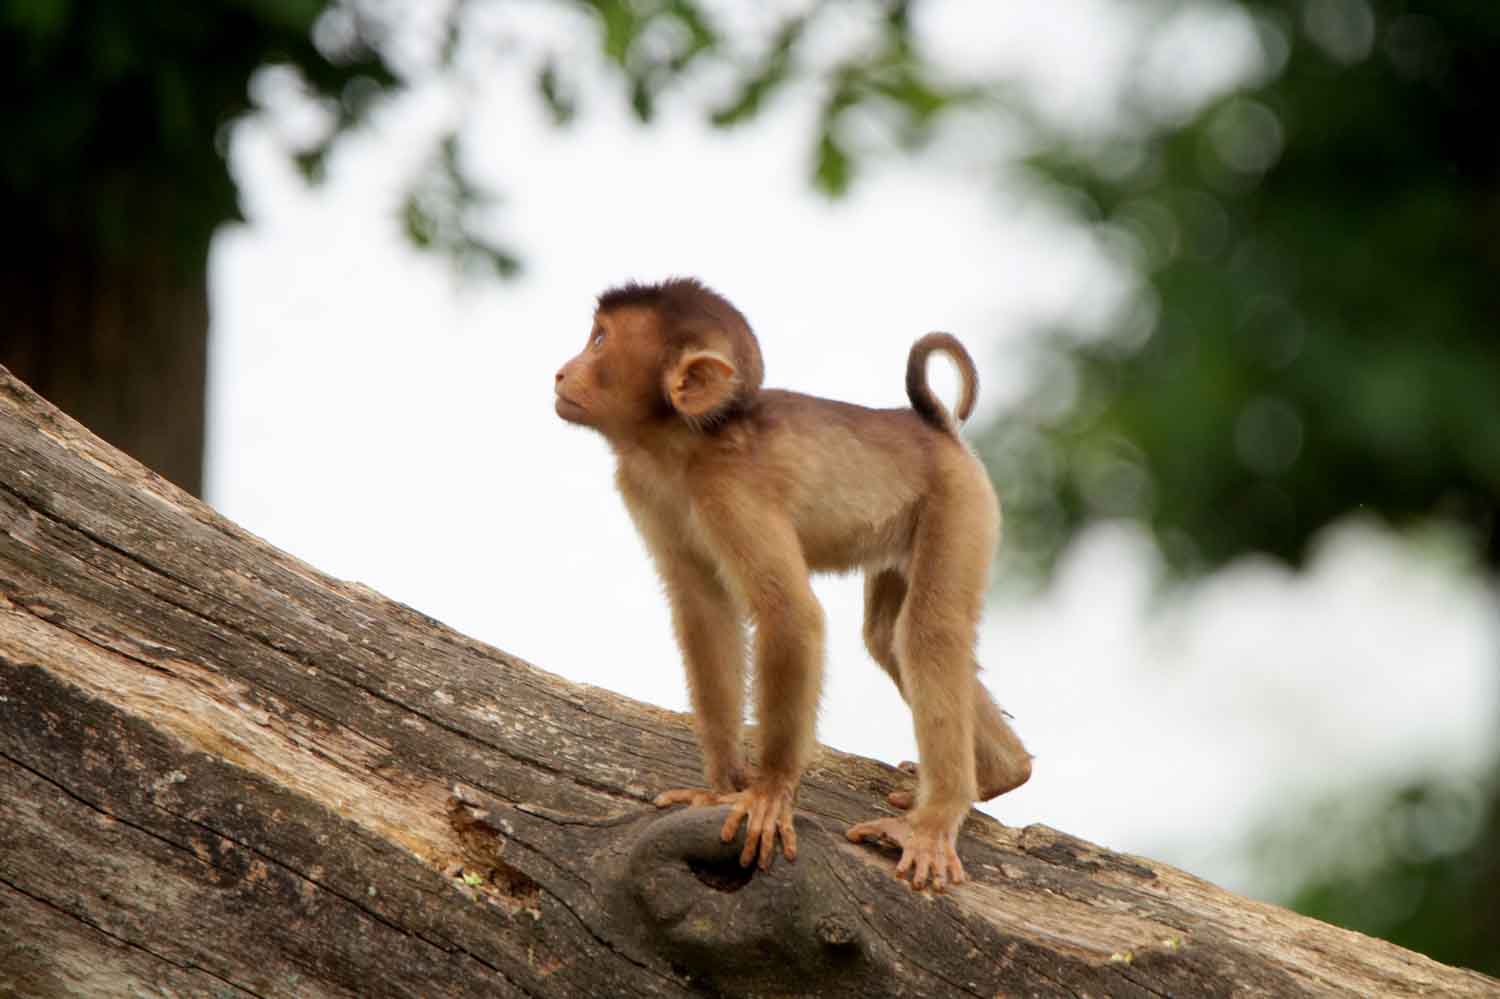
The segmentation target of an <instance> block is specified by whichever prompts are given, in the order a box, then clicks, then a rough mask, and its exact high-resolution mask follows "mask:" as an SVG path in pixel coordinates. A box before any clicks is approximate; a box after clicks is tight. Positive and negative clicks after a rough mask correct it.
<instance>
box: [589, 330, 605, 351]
mask: <svg viewBox="0 0 1500 999" xmlns="http://www.w3.org/2000/svg"><path fill="white" fill-rule="evenodd" d="M603 343H604V331H603V330H594V335H593V337H591V338H590V339H589V347H590V348H592V349H593V350H598V349H599V347H600V346H601V345H602V344H603Z"/></svg>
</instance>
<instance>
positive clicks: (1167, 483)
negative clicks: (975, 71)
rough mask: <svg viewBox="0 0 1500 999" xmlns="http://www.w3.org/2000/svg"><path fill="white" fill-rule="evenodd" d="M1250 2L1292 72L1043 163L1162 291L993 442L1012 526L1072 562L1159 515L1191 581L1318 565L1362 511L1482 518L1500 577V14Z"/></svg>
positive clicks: (1329, 1) (1068, 353)
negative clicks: (1328, 531)
mask: <svg viewBox="0 0 1500 999" xmlns="http://www.w3.org/2000/svg"><path fill="white" fill-rule="evenodd" d="M1244 6H1245V9H1246V10H1247V11H1249V12H1250V13H1252V14H1253V15H1254V17H1255V18H1256V19H1257V22H1258V24H1259V25H1260V28H1261V30H1262V32H1264V33H1266V37H1269V38H1270V39H1271V40H1272V45H1271V48H1272V49H1273V50H1275V49H1284V50H1285V51H1286V58H1285V62H1284V65H1283V66H1282V67H1281V68H1280V69H1279V71H1274V72H1273V73H1272V74H1271V76H1270V78H1269V79H1267V80H1265V81H1264V82H1262V83H1260V84H1258V85H1254V86H1251V87H1249V88H1247V89H1245V90H1243V91H1241V92H1238V93H1234V94H1230V95H1228V96H1226V97H1224V98H1223V99H1221V100H1218V101H1216V102H1214V103H1212V104H1211V105H1210V106H1208V107H1206V108H1204V109H1202V111H1201V112H1200V113H1199V114H1198V115H1196V117H1194V118H1193V119H1192V120H1191V121H1189V122H1187V123H1186V124H1185V125H1182V126H1181V127H1163V128H1161V129H1160V130H1157V131H1147V133H1146V134H1144V135H1137V136H1128V137H1126V138H1125V139H1124V140H1123V141H1122V146H1123V148H1124V151H1123V152H1122V148H1121V147H1115V148H1107V149H1105V150H1104V151H1103V153H1102V154H1101V153H1099V152H1097V151H1096V152H1093V153H1090V154H1085V153H1080V152H1078V151H1076V150H1069V149H1061V150H1057V149H1054V150H1052V151H1050V152H1048V153H1047V154H1045V155H1042V156H1039V157H1037V158H1036V160H1035V161H1034V163H1033V166H1034V168H1035V170H1036V171H1037V173H1038V174H1039V175H1040V176H1042V177H1045V178H1047V179H1048V180H1049V181H1050V182H1051V183H1053V184H1056V185H1058V186H1059V187H1061V188H1064V189H1066V190H1070V191H1072V192H1075V196H1077V195H1081V196H1082V198H1083V203H1084V204H1086V205H1088V206H1090V207H1091V209H1092V210H1093V211H1094V212H1095V213H1096V215H1095V218H1094V220H1093V224H1094V225H1095V226H1096V227H1097V229H1098V231H1099V232H1100V233H1101V234H1103V235H1104V236H1105V238H1106V239H1108V240H1109V241H1111V242H1112V243H1113V244H1115V245H1123V246H1125V247H1127V248H1128V249H1127V253H1128V255H1129V256H1130V257H1131V258H1133V259H1134V260H1136V261H1137V262H1138V263H1139V266H1140V268H1141V270H1142V272H1143V274H1144V276H1145V288H1144V291H1143V294H1142V295H1141V297H1140V300H1139V301H1138V302H1137V303H1136V307H1135V308H1134V309H1133V310H1131V311H1128V313H1127V314H1126V315H1124V316H1122V317H1120V318H1119V320H1118V321H1117V322H1116V324H1115V326H1114V328H1113V329H1111V330H1110V331H1109V332H1108V333H1107V335H1105V336H1103V337H1093V338H1089V337H1084V336H1079V335H1076V334H1073V335H1069V334H1068V333H1067V332H1066V331H1063V335H1060V336H1056V337H1053V338H1050V339H1049V340H1048V341H1046V342H1045V343H1044V344H1043V345H1042V349H1043V350H1044V351H1046V352H1049V353H1051V354H1052V356H1051V357H1050V358H1048V359H1047V360H1046V361H1045V364H1046V367H1045V369H1044V370H1047V371H1049V372H1051V373H1052V374H1053V375H1054V377H1053V378H1051V379H1050V380H1047V381H1044V382H1043V383H1042V385H1041V390H1040V393H1039V395H1038V396H1037V397H1035V398H1033V399H1032V400H1030V401H1029V403H1028V405H1027V406H1025V407H1023V408H1022V410H1021V411H1020V412H1018V413H1015V414H1010V415H1009V416H1008V417H1007V418H1006V419H1003V420H1002V421H1000V424H999V429H997V430H996V431H995V432H994V433H993V434H992V435H991V436H990V437H989V439H988V440H987V442H986V449H987V450H988V451H989V452H990V453H991V454H992V455H993V456H995V458H996V465H997V468H999V469H1000V470H1001V471H1002V475H1003V476H1004V477H1007V478H1009V479H1010V480H1011V485H1012V486H1013V488H1011V489H1009V490H1007V494H1008V495H1010V496H1011V497H1012V503H1011V504H1010V509H1011V513H1012V514H1013V519H1012V523H1013V524H1015V523H1017V522H1020V529H1019V530H1018V532H1017V533H1018V534H1021V535H1023V539H1024V541H1025V542H1026V543H1027V545H1028V546H1029V552H1028V555H1029V557H1030V558H1031V559H1032V560H1034V561H1035V562H1036V563H1038V564H1040V565H1046V564H1047V562H1048V561H1049V560H1050V559H1051V557H1052V556H1053V555H1054V554H1055V552H1056V551H1057V548H1058V546H1059V545H1060V544H1061V543H1062V542H1063V541H1064V540H1065V539H1066V538H1067V537H1069V536H1070V535H1071V534H1072V533H1073V532H1074V531H1075V530H1076V529H1077V528H1078V527H1079V526H1081V525H1082V524H1084V523H1087V522H1089V521H1091V520H1095V519H1100V518H1108V517H1122V516H1123V517H1131V518H1138V519H1139V520H1141V521H1142V522H1144V523H1146V524H1147V525H1149V526H1150V528H1151V529H1152V530H1153V531H1154V532H1155V534H1156V536H1157V538H1158V540H1159V541H1160V543H1161V545H1162V547H1163V550H1164V551H1165V553H1166V555H1167V557H1168V559H1169V560H1170V562H1171V563H1172V564H1173V565H1174V567H1176V568H1177V569H1179V570H1183V571H1186V572H1189V573H1191V572H1194V571H1200V570H1206V569H1211V568H1213V567H1216V566H1218V565H1221V564H1223V563H1224V562H1225V561H1227V560H1228V559H1231V558H1233V557H1235V556H1237V555H1240V554H1243V553H1245V552H1249V551H1264V552H1270V553H1273V554H1276V555H1278V556H1280V557H1282V558H1284V559H1286V560H1288V561H1292V562H1296V561H1298V560H1300V559H1301V558H1302V557H1303V556H1304V555H1305V553H1306V552H1307V546H1308V541H1309V539H1310V537H1311V536H1312V535H1313V534H1314V533H1315V532H1316V531H1318V530H1319V529H1320V528H1322V527H1323V526H1325V525H1326V524H1328V523H1330V522H1331V521H1333V520H1335V519H1337V518H1339V517H1341V516H1343V515H1345V514H1347V513H1348V512H1350V511H1353V510H1364V511H1370V512H1374V513H1377V514H1380V515H1382V516H1385V517H1387V518H1389V519H1390V520H1392V521H1393V522H1396V523H1409V522H1414V521H1420V520H1424V519H1428V518H1444V519H1450V520H1453V521H1456V522H1458V523H1460V524H1462V525H1464V526H1465V527H1466V528H1467V529H1468V530H1469V531H1471V532H1472V535H1473V537H1474V539H1475V540H1476V543H1477V544H1478V545H1479V546H1480V548H1481V550H1483V551H1484V552H1485V557H1486V559H1487V560H1488V562H1489V564H1490V565H1491V567H1500V534H1497V531H1496V529H1495V528H1496V524H1495V519H1496V514H1497V503H1500V433H1496V428H1497V427H1500V343H1497V339H1496V338H1497V332H1500V329H1497V322H1500V251H1497V246H1500V243H1497V239H1496V233H1497V231H1500V229H1497V222H1500V216H1497V214H1496V208H1495V206H1496V204H1497V203H1500V144H1497V143H1496V142H1495V140H1494V132H1493V127H1492V123H1493V120H1494V113H1493V108H1492V107H1491V106H1490V104H1489V100H1490V98H1489V97H1488V95H1489V94H1492V93H1495V92H1496V90H1497V87H1500V6H1497V5H1495V4H1474V3H1470V2H1467V0H1443V2H1435V3H1430V4H1424V5H1422V6H1421V7H1420V8H1416V7H1411V8H1408V5H1407V4H1406V3H1405V2H1404V0H1381V2H1376V3H1371V4H1367V3H1366V0H1319V2H1316V3H1311V4H1304V3H1302V2H1300V0H1298V2H1295V3H1294V2H1259V3H1246V4H1245V5H1244ZM1147 110H1148V112H1149V109H1147ZM1148 120H1149V118H1148ZM1132 159H1133V161H1134V165H1133V166H1132V167H1131V168H1130V169H1127V170H1124V171H1121V169H1120V163H1121V162H1122V161H1125V162H1129V161H1130V160H1132ZM1059 394H1061V397H1062V399H1061V402H1060V401H1059ZM1069 397H1071V404H1068V400H1069ZM1059 410H1060V411H1059ZM1018 500H1019V502H1018Z"/></svg>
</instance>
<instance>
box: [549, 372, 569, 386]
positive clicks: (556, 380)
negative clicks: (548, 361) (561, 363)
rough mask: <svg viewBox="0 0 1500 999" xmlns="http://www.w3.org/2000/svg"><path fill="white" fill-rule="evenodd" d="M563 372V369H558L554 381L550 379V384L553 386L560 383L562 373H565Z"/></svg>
mask: <svg viewBox="0 0 1500 999" xmlns="http://www.w3.org/2000/svg"><path fill="white" fill-rule="evenodd" d="M565 370H566V369H565V368H558V369H557V377H556V378H554V379H552V382H553V384H554V385H555V384H557V383H558V382H561V381H562V380H563V371H565Z"/></svg>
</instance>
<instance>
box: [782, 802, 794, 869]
mask: <svg viewBox="0 0 1500 999" xmlns="http://www.w3.org/2000/svg"><path fill="white" fill-rule="evenodd" d="M781 852H782V853H784V854H786V859H787V860H796V859H797V827H796V826H795V825H793V824H792V810H791V809H790V808H788V809H787V810H786V811H784V812H782V813H781Z"/></svg>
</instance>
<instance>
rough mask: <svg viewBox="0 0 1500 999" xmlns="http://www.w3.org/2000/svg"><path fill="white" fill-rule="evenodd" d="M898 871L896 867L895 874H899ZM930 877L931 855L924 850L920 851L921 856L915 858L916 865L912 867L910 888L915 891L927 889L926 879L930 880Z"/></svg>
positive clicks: (899, 869)
mask: <svg viewBox="0 0 1500 999" xmlns="http://www.w3.org/2000/svg"><path fill="white" fill-rule="evenodd" d="M900 871H901V868H899V867H897V868H896V872H897V873H898V874H899V873H900ZM931 876H932V854H930V853H928V852H927V851H925V850H924V851H922V853H921V856H919V857H917V859H916V863H915V864H914V865H913V867H912V872H911V886H912V887H913V888H917V889H921V888H925V887H927V881H928V878H930V877H931Z"/></svg>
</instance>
